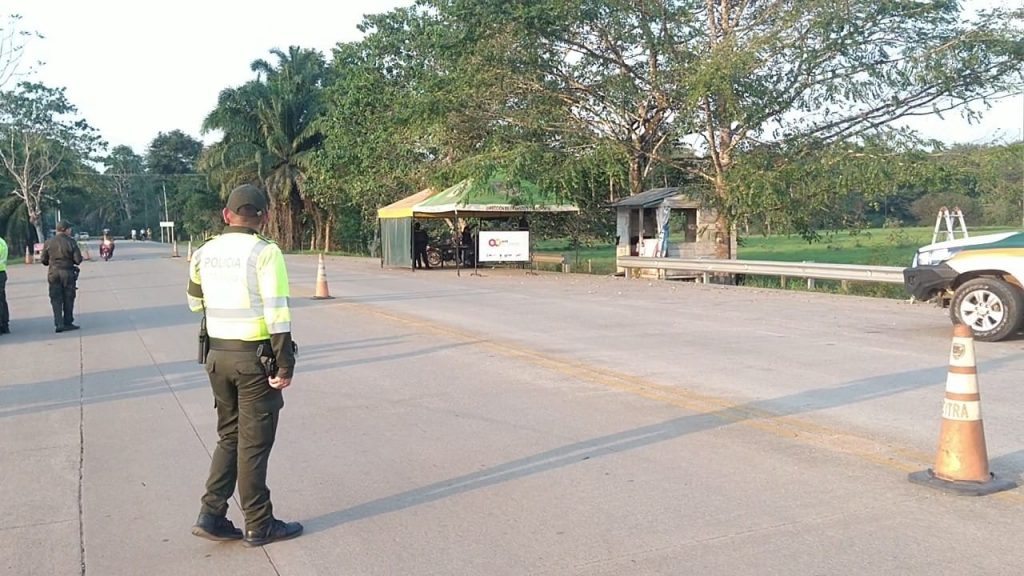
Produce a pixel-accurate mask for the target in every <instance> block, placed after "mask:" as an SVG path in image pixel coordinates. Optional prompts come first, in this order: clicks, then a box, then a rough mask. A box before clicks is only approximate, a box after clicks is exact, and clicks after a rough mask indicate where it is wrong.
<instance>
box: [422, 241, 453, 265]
mask: <svg viewBox="0 0 1024 576" xmlns="http://www.w3.org/2000/svg"><path fill="white" fill-rule="evenodd" d="M457 257H458V251H457V250H456V249H455V246H453V245H452V243H451V242H441V243H440V244H437V245H434V246H427V263H428V264H430V265H431V266H436V267H438V268H440V267H442V266H444V263H445V262H450V263H451V264H455V261H456V258H457Z"/></svg>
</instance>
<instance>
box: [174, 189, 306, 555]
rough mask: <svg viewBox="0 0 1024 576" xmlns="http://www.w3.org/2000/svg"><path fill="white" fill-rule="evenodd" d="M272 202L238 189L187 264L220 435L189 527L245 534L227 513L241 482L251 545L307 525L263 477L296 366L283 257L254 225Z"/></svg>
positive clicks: (197, 531) (211, 534)
mask: <svg viewBox="0 0 1024 576" xmlns="http://www.w3.org/2000/svg"><path fill="white" fill-rule="evenodd" d="M267 204H268V203H267V197H266V195H265V194H264V193H263V191H262V190H260V189H259V188H257V187H256V186H253V185H250V184H246V185H243V186H239V187H237V188H235V189H234V190H232V191H231V194H230V196H229V197H228V202H227V207H226V208H225V209H224V210H223V212H222V215H223V217H224V222H225V223H226V224H227V227H225V228H224V232H223V234H221V235H220V236H217V237H215V238H213V239H212V240H210V241H209V242H207V243H206V244H204V245H203V246H202V247H200V248H199V249H198V250H196V252H195V253H194V254H193V255H192V260H191V262H190V264H189V283H188V303H189V308H190V309H191V310H192V311H193V312H199V311H203V312H204V315H205V322H206V330H207V332H208V338H209V340H208V341H209V356H207V357H206V359H205V363H206V372H207V373H208V374H209V377H210V386H211V387H212V388H213V397H214V400H215V405H216V407H217V434H218V435H219V436H220V441H219V442H218V443H217V448H216V450H214V453H213V461H212V462H211V464H210V475H209V478H208V479H207V481H206V493H205V494H204V495H203V498H202V506H201V507H200V511H199V519H198V520H197V521H196V524H195V526H193V527H192V534H194V535H196V536H199V537H201V538H207V539H209V540H239V539H243V535H242V532H241V531H240V530H238V529H237V528H235V526H234V524H232V523H231V521H230V520H228V519H227V517H226V514H227V510H228V500H229V499H230V498H231V496H232V494H233V493H234V490H235V483H236V481H237V483H238V495H239V499H240V502H241V507H242V512H243V514H244V515H245V536H244V543H245V544H246V545H248V546H262V545H264V544H269V543H270V542H275V541H277V540H287V539H289V538H294V537H296V536H298V535H299V534H301V533H302V525H301V524H299V523H298V522H282V521H280V520H278V519H276V518H275V517H274V509H273V506H272V504H271V502H270V489H269V488H267V482H266V481H267V463H268V462H269V460H270V450H271V448H273V446H274V438H275V435H276V433H277V419H278V413H279V411H280V410H281V408H282V407H283V406H284V398H283V396H282V394H281V391H282V390H283V389H285V388H287V387H288V386H289V385H290V384H291V381H292V372H293V370H294V368H295V348H294V346H293V344H292V335H291V311H290V310H289V309H288V272H287V270H286V269H285V263H284V257H283V255H282V254H281V250H280V248H278V247H277V244H275V243H274V242H272V241H271V240H268V239H266V238H264V237H262V236H260V235H259V233H258V232H257V230H258V229H260V228H261V227H262V226H263V225H265V224H266V222H267V221H268V214H267V211H268V205H267Z"/></svg>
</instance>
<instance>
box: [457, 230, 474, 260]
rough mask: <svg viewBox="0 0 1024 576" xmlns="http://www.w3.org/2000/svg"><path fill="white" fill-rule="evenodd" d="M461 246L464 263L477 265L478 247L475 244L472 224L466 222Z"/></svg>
mask: <svg viewBox="0 0 1024 576" xmlns="http://www.w3.org/2000/svg"><path fill="white" fill-rule="evenodd" d="M459 248H460V249H461V251H462V265H463V266H474V265H476V247H475V246H473V225H472V224H466V225H465V226H463V227H462V236H461V237H460V239H459Z"/></svg>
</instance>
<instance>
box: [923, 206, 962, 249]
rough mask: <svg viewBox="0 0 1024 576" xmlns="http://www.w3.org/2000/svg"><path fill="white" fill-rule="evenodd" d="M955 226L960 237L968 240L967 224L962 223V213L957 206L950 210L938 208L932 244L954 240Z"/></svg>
mask: <svg viewBox="0 0 1024 576" xmlns="http://www.w3.org/2000/svg"><path fill="white" fill-rule="evenodd" d="M943 224H945V225H946V229H945V230H942V225H943ZM957 225H959V227H960V237H961V238H968V237H969V236H970V234H968V233H967V223H966V222H964V213H963V211H962V210H960V207H959V206H958V207H956V208H953V209H952V210H950V209H949V208H946V207H945V206H943V207H942V208H939V213H938V215H937V216H936V217H935V231H934V232H932V244H935V243H936V242H945V241H947V240H956V227H957Z"/></svg>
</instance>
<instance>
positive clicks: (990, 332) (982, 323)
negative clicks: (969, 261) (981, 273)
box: [949, 277, 1024, 342]
mask: <svg viewBox="0 0 1024 576" xmlns="http://www.w3.org/2000/svg"><path fill="white" fill-rule="evenodd" d="M1022 311H1024V294H1022V293H1021V290H1020V289H1019V288H1017V287H1016V286H1014V285H1013V284H1010V283H1009V282H1006V281H1004V280H1000V279H998V278H989V277H984V278H975V279H973V280H968V281H967V282H964V283H963V284H962V285H961V286H960V287H959V288H957V289H956V292H955V293H954V294H953V300H952V301H951V302H950V304H949V317H950V319H951V320H952V321H953V323H954V324H966V325H967V326H970V327H971V331H973V332H974V339H975V340H981V341H983V342H995V341H998V340H1002V339H1003V338H1006V337H1007V336H1011V335H1013V334H1015V333H1016V332H1017V327H1018V326H1020V321H1021V312H1022Z"/></svg>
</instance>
